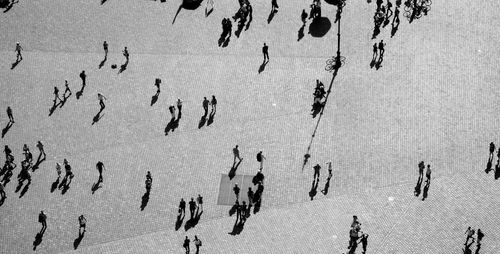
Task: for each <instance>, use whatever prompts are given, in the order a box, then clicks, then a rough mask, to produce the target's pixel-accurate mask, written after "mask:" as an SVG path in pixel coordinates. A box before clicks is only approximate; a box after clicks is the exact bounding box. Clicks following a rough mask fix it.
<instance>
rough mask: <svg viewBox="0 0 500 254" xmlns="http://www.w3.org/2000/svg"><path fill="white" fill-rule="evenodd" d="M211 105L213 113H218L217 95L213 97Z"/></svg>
mask: <svg viewBox="0 0 500 254" xmlns="http://www.w3.org/2000/svg"><path fill="white" fill-rule="evenodd" d="M210 103H211V104H212V112H213V113H215V112H216V111H217V99H216V98H215V95H212V101H211V102H210Z"/></svg>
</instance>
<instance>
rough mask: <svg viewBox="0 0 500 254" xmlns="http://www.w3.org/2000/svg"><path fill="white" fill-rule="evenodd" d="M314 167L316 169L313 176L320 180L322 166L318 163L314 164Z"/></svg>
mask: <svg viewBox="0 0 500 254" xmlns="http://www.w3.org/2000/svg"><path fill="white" fill-rule="evenodd" d="M313 169H314V176H313V178H314V179H318V180H319V170H320V169H321V166H320V165H319V164H316V166H314V167H313Z"/></svg>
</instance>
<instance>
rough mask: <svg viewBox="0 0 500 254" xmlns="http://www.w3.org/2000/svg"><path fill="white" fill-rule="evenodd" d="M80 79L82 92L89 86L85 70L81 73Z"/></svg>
mask: <svg viewBox="0 0 500 254" xmlns="http://www.w3.org/2000/svg"><path fill="white" fill-rule="evenodd" d="M80 79H82V90H83V88H84V87H85V86H86V85H87V83H86V80H87V74H85V71H84V70H83V71H82V72H80Z"/></svg>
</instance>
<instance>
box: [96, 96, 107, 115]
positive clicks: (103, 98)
mask: <svg viewBox="0 0 500 254" xmlns="http://www.w3.org/2000/svg"><path fill="white" fill-rule="evenodd" d="M97 99H98V100H99V106H101V110H99V111H103V110H104V108H105V107H106V105H104V100H107V99H106V97H104V95H102V94H101V93H97Z"/></svg>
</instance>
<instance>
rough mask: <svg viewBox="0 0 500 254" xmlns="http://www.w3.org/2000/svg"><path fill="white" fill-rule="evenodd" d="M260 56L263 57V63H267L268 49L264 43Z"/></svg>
mask: <svg viewBox="0 0 500 254" xmlns="http://www.w3.org/2000/svg"><path fill="white" fill-rule="evenodd" d="M262 54H263V55H264V62H265V61H266V60H267V61H268V62H269V47H268V46H267V45H266V43H264V46H263V47H262Z"/></svg>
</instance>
